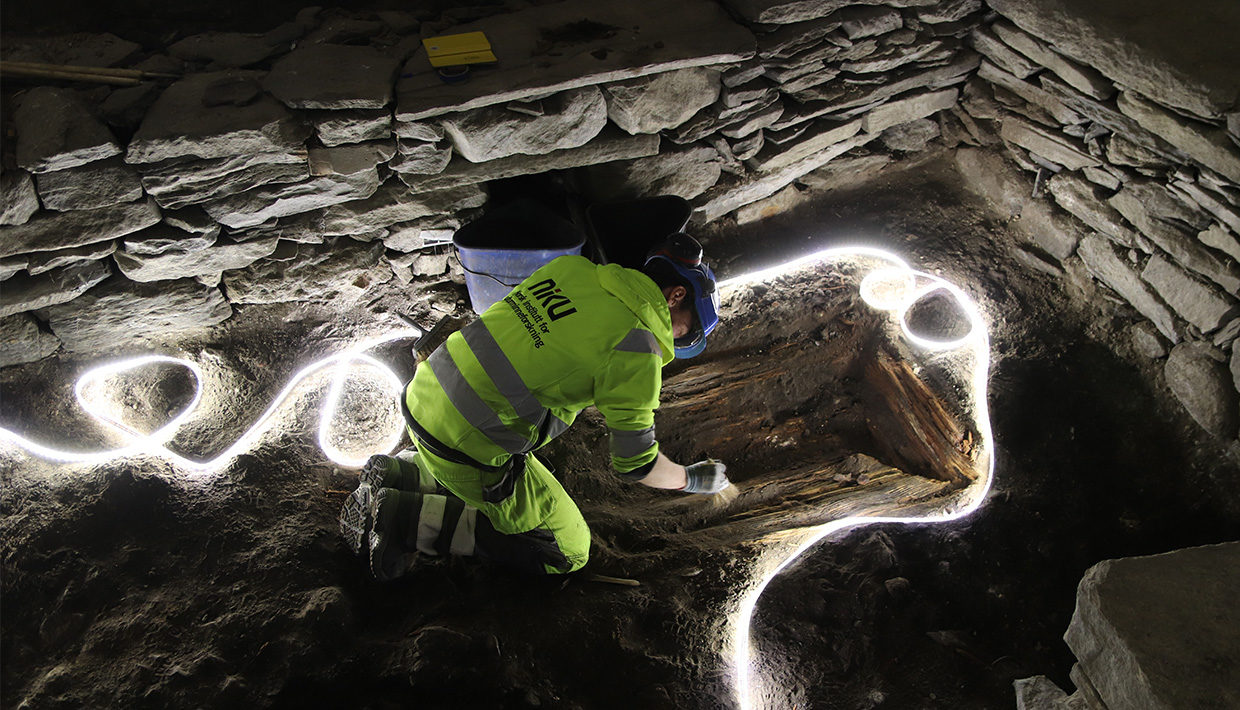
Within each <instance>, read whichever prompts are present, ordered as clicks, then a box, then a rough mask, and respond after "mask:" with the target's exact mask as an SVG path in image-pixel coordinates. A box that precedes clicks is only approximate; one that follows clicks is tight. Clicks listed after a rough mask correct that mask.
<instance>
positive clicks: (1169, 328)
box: [1077, 234, 1181, 343]
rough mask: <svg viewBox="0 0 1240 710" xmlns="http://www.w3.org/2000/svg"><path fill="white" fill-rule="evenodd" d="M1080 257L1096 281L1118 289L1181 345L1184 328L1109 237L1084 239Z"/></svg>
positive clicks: (1174, 341)
mask: <svg viewBox="0 0 1240 710" xmlns="http://www.w3.org/2000/svg"><path fill="white" fill-rule="evenodd" d="M1077 254H1078V255H1079V256H1080V257H1081V261H1083V262H1084V263H1085V267H1086V268H1087V269H1089V272H1090V273H1091V274H1093V275H1094V277H1095V278H1097V279H1098V280H1099V281H1101V282H1102V283H1104V284H1106V285H1107V286H1110V287H1111V288H1112V289H1114V290H1115V292H1116V293H1118V294H1119V295H1120V296H1121V297H1123V299H1124V300H1125V301H1127V302H1128V303H1129V304H1131V305H1132V307H1133V308H1135V309H1137V312H1138V313H1140V314H1141V315H1143V316H1145V317H1146V318H1148V319H1149V321H1150V322H1151V323H1153V324H1154V327H1156V328H1158V331H1159V332H1160V333H1162V334H1163V335H1165V336H1167V339H1168V340H1170V341H1171V342H1173V343H1178V342H1180V340H1181V337H1180V327H1179V325H1178V324H1177V323H1176V319H1175V316H1174V315H1173V314H1172V313H1171V310H1170V309H1169V308H1167V306H1165V305H1163V303H1162V301H1160V300H1159V299H1158V297H1157V296H1156V295H1155V293H1154V291H1153V289H1151V288H1150V287H1149V286H1147V285H1146V284H1145V282H1143V281H1142V280H1141V276H1140V275H1139V274H1138V273H1137V270H1136V269H1135V268H1134V267H1133V266H1132V265H1131V264H1129V263H1128V261H1127V260H1125V259H1122V258H1120V257H1119V256H1118V255H1117V254H1116V253H1115V247H1114V246H1112V245H1111V243H1110V242H1109V241H1108V240H1107V239H1106V237H1101V236H1098V235H1096V234H1095V235H1090V236H1088V237H1086V238H1084V239H1082V240H1081V245H1080V247H1079V248H1078V249H1077Z"/></svg>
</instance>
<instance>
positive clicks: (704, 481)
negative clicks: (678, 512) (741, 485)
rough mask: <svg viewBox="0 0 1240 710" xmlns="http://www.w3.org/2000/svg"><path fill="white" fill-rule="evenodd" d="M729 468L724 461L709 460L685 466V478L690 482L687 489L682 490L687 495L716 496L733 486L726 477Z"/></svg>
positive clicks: (686, 485) (687, 483) (686, 484)
mask: <svg viewBox="0 0 1240 710" xmlns="http://www.w3.org/2000/svg"><path fill="white" fill-rule="evenodd" d="M727 470H728V467H727V466H724V465H723V462H722V461H716V460H714V459H707V460H705V461H699V462H697V463H695V464H690V465H688V466H685V478H686V479H688V481H687V482H686V483H685V487H684V488H681V489H680V490H682V491H684V492H685V493H708V494H712V495H713V494H715V493H718V492H719V491H721V490H723V489H724V488H727V487H728V486H730V485H732V482H731V481H729V480H728V477H727V476H725V475H724V471H727Z"/></svg>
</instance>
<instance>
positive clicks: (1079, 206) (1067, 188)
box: [1047, 172, 1138, 248]
mask: <svg viewBox="0 0 1240 710" xmlns="http://www.w3.org/2000/svg"><path fill="white" fill-rule="evenodd" d="M1047 188H1048V189H1049V190H1050V193H1051V196H1052V197H1053V198H1054V199H1055V202H1057V203H1058V204H1059V206H1060V207H1062V208H1064V209H1065V210H1067V211H1068V212H1070V213H1071V214H1072V215H1073V216H1074V217H1076V218H1077V219H1079V220H1081V221H1082V222H1084V223H1085V224H1087V225H1089V226H1090V227H1091V228H1093V229H1096V230H1098V231H1099V232H1101V233H1102V234H1105V235H1106V236H1108V237H1110V238H1111V239H1112V240H1114V241H1115V242H1116V243H1118V244H1121V245H1123V246H1126V247H1129V248H1135V247H1136V246H1137V242H1138V239H1137V235H1136V233H1135V232H1134V231H1133V230H1132V229H1131V228H1130V227H1128V226H1127V225H1126V224H1125V223H1124V217H1123V215H1121V214H1120V213H1119V212H1118V211H1116V210H1115V208H1113V207H1111V206H1110V205H1108V204H1107V203H1106V202H1105V201H1104V200H1103V199H1102V198H1101V197H1100V196H1099V195H1098V194H1097V192H1096V191H1095V190H1094V187H1093V186H1092V185H1091V184H1090V183H1089V182H1087V181H1085V180H1083V179H1081V178H1080V177H1078V176H1077V175H1076V174H1075V173H1071V172H1061V173H1059V174H1058V175H1055V176H1054V177H1052V178H1051V179H1050V180H1048V181H1047Z"/></svg>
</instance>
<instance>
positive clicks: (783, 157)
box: [745, 120, 862, 172]
mask: <svg viewBox="0 0 1240 710" xmlns="http://www.w3.org/2000/svg"><path fill="white" fill-rule="evenodd" d="M861 124H862V122H861V121H860V120H856V121H849V122H847V123H842V124H838V123H835V122H832V121H818V122H816V123H814V124H812V125H811V126H810V128H809V130H808V131H806V132H805V134H804V135H803V136H802V137H801V138H799V139H797V140H795V141H790V142H787V143H783V144H779V145H776V144H772V145H770V146H768V147H766V148H763V149H762V150H761V151H759V152H758V154H757V155H756V156H754V157H753V158H750V159H749V160H747V161H746V162H745V164H746V165H747V166H749V168H750V169H751V170H756V171H758V172H769V171H771V170H779V169H781V168H786V167H788V166H789V165H792V164H794V163H799V162H800V161H802V160H805V159H806V158H809V157H811V156H813V155H814V154H815V153H818V152H819V151H822V150H826V149H828V148H830V147H832V146H834V145H837V144H839V143H841V142H843V141H846V140H848V139H849V138H852V137H853V136H855V135H857V134H858V133H859V132H860V131H861Z"/></svg>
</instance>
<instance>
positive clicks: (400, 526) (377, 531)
mask: <svg viewBox="0 0 1240 710" xmlns="http://www.w3.org/2000/svg"><path fill="white" fill-rule="evenodd" d="M421 508H422V495H421V494H420V493H414V492H407V491H398V490H395V489H393V488H380V489H378V490H376V491H375V494H374V503H373V507H372V510H373V511H374V520H373V525H372V527H371V530H370V538H369V547H370V571H371V573H372V574H374V576H375V579H377V580H379V581H380V582H387V581H390V580H393V579H396V578H397V577H402V576H404V575H406V574H408V573H409V572H410V571H411V570H412V569H413V568H414V566H415V565H416V563H417V554H418V553H417V552H416V551H414V550H409V549H406V546H405V538H406V537H407V530H406V528H407V527H408V526H409V525H410V524H412V525H413V526H414V534H415V535H416V530H417V524H418V517H419V515H420V513H421Z"/></svg>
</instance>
